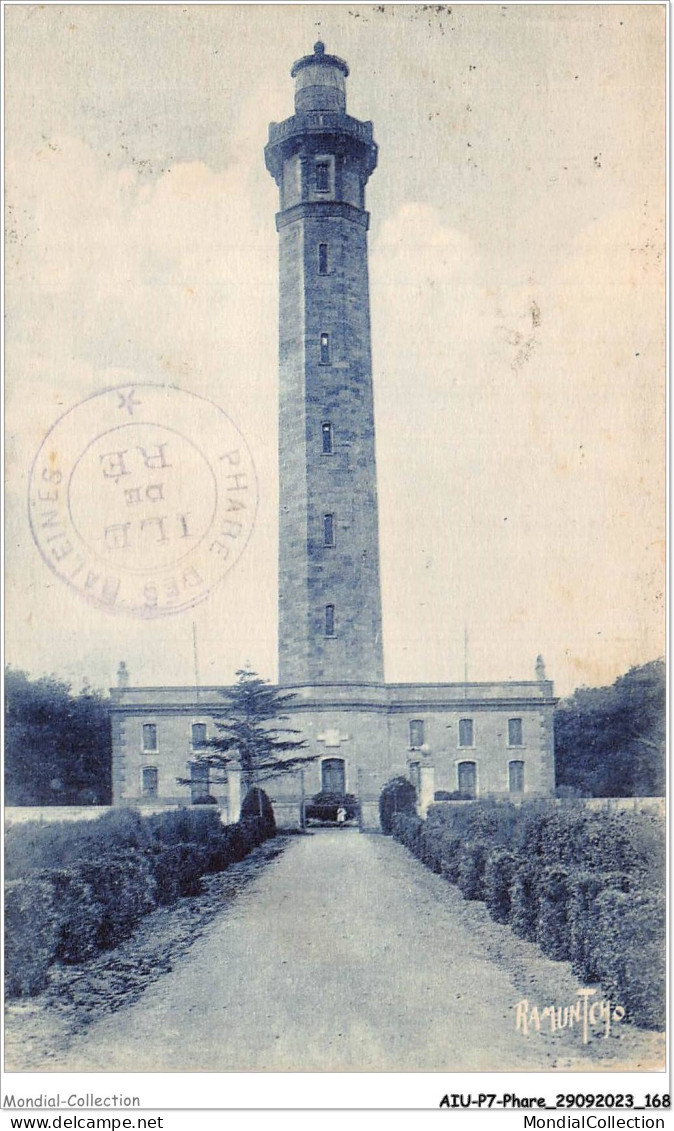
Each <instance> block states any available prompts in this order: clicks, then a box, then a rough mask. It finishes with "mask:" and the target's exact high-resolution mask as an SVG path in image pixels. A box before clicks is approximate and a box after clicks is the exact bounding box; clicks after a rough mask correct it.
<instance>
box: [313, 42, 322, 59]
mask: <svg viewBox="0 0 674 1131" xmlns="http://www.w3.org/2000/svg"><path fill="white" fill-rule="evenodd" d="M314 55H318V56H319V58H320V56H321V55H325V44H324V43H321V41H320V39H319V41H318V43H314Z"/></svg>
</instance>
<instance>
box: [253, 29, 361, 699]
mask: <svg viewBox="0 0 674 1131" xmlns="http://www.w3.org/2000/svg"><path fill="white" fill-rule="evenodd" d="M348 73H349V70H348V67H347V65H346V63H344V62H343V60H342V59H339V58H337V56H335V55H327V54H326V53H325V48H324V46H323V44H322V43H317V44H316V45H315V47H314V53H313V55H306V56H304V58H302V59H299V60H298V61H297V62H296V63H295V65H294V66H293V68H292V71H291V74H292V76H293V78H294V79H295V113H294V115H293V116H292V117H291V118H287V119H286V120H285V121H284V122H280V123H275V122H274V123H272V124H271V125H270V127H269V143H268V145H267V147H266V149H265V160H266V165H267V168H268V170H269V172H270V173H271V174H272V176H273V177H274V180H275V181H276V184H277V185H278V188H279V212H278V213H277V216H276V227H277V230H278V233H279V267H280V288H279V290H280V311H279V316H280V317H279V378H280V382H279V383H280V420H279V435H280V439H279V468H280V529H279V683H280V684H281V685H284V686H293V685H294V686H297V685H310V686H316V685H320V684H349V683H350V684H355V683H357V684H361V685H362V684H373V683H374V684H376V683H381V682H382V681H383V649H382V636H381V598H380V585H379V538H378V519H377V484H376V464H375V439H374V412H373V397H372V363H371V352H370V299H369V288H368V267H367V229H368V221H369V215H368V213H367V212H366V211H365V185H366V184H367V181H368V178H369V176H370V174H371V173H372V171H373V170H374V168H375V165H376V163H377V147H376V145H375V143H374V142H373V140H372V123H371V122H360V121H358V120H357V119H356V118H352V117H350V116H349V115H348V114H347V113H346V95H345V79H346V77H347V75H348Z"/></svg>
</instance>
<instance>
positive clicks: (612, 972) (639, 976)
mask: <svg viewBox="0 0 674 1131" xmlns="http://www.w3.org/2000/svg"><path fill="white" fill-rule="evenodd" d="M596 909H597V964H598V967H599V973H600V978H601V984H602V988H603V989H604V991H605V992H606V993H607V994H608V995H609V996H610V998H611V1001H612V1002H613V1003H614V1004H616V1005H622V1006H623V1007H624V1008H625V1010H626V1014H627V1018H628V1020H630V1021H632V1022H633V1023H634V1024H635V1025H639V1026H640V1027H641V1028H643V1029H658V1030H660V1029H664V1027H665V975H666V968H665V898H664V895H662V894H661V893H658V892H654V891H646V892H633V893H632V894H630V895H625V894H624V893H623V892H619V891H604V892H602V894H601V895H599V896H598V897H597V900H596Z"/></svg>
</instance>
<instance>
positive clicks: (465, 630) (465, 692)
mask: <svg viewBox="0 0 674 1131" xmlns="http://www.w3.org/2000/svg"><path fill="white" fill-rule="evenodd" d="M463 697H464V699H467V698H468V625H467V624H464V626H463Z"/></svg>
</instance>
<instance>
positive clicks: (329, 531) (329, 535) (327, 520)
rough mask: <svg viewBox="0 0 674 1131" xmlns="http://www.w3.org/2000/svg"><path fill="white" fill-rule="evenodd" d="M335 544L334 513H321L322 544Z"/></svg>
mask: <svg viewBox="0 0 674 1131" xmlns="http://www.w3.org/2000/svg"><path fill="white" fill-rule="evenodd" d="M334 544H335V516H334V514H324V515H323V545H324V546H334Z"/></svg>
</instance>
